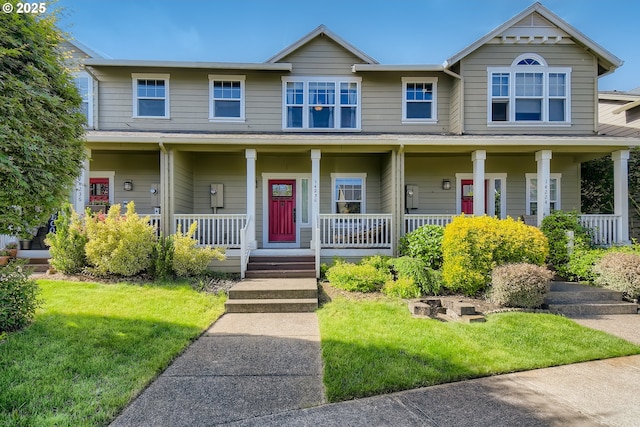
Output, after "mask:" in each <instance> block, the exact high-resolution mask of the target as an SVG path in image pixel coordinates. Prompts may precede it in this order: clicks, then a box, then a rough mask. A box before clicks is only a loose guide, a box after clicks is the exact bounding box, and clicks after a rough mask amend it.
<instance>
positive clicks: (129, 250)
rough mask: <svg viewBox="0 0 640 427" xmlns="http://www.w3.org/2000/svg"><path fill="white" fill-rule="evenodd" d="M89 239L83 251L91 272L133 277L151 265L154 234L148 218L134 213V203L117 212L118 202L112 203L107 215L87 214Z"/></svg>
mask: <svg viewBox="0 0 640 427" xmlns="http://www.w3.org/2000/svg"><path fill="white" fill-rule="evenodd" d="M86 230H87V237H88V239H89V240H88V242H87V244H86V246H85V252H86V255H87V259H88V261H89V263H90V264H91V265H92V266H93V271H94V272H95V273H96V274H99V275H109V274H116V275H121V276H133V275H136V274H138V273H141V272H143V271H145V270H147V269H148V268H149V267H150V266H151V253H152V252H153V248H154V246H155V244H156V234H155V230H154V229H153V227H152V226H151V225H150V224H149V219H148V217H147V218H141V217H139V216H138V214H136V212H135V205H134V203H133V202H130V203H129V204H128V205H127V213H126V214H125V215H120V205H118V204H116V205H113V206H111V208H110V209H109V212H108V213H107V215H106V216H104V215H103V214H96V215H93V216H91V217H90V216H89V215H87V221H86Z"/></svg>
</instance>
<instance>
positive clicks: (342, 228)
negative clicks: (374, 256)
mask: <svg viewBox="0 0 640 427" xmlns="http://www.w3.org/2000/svg"><path fill="white" fill-rule="evenodd" d="M319 228H320V232H319V234H320V239H319V240H320V244H321V247H323V248H364V249H369V248H391V247H392V242H391V239H392V236H393V215H392V214H320V227H319Z"/></svg>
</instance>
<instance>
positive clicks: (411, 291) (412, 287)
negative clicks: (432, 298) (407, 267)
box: [382, 277, 422, 299]
mask: <svg viewBox="0 0 640 427" xmlns="http://www.w3.org/2000/svg"><path fill="white" fill-rule="evenodd" d="M382 293H383V294H385V295H386V296H389V297H398V298H406V299H408V298H418V297H419V296H420V295H421V293H422V291H421V290H420V287H419V286H418V285H417V284H416V282H415V281H414V280H413V278H411V277H398V278H397V279H396V280H393V279H389V280H387V281H386V282H385V284H384V286H383V287H382Z"/></svg>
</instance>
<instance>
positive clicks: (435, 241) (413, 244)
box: [398, 225, 444, 270]
mask: <svg viewBox="0 0 640 427" xmlns="http://www.w3.org/2000/svg"><path fill="white" fill-rule="evenodd" d="M443 237H444V227H441V226H439V225H423V226H422V227H419V228H417V229H415V230H414V231H412V232H411V233H407V234H406V235H404V236H402V237H401V238H400V245H399V247H398V251H399V253H400V255H406V256H410V257H412V258H420V259H421V260H423V261H424V262H425V263H426V264H427V267H429V268H433V269H435V270H437V269H439V268H440V267H441V266H442V239H443Z"/></svg>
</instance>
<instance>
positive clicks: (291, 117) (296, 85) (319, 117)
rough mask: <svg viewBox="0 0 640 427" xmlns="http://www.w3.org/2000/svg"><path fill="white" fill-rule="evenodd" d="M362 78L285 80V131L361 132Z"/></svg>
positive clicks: (297, 78)
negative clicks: (340, 130) (342, 130)
mask: <svg viewBox="0 0 640 427" xmlns="http://www.w3.org/2000/svg"><path fill="white" fill-rule="evenodd" d="M360 82H361V78H359V77H337V78H336V77H283V78H282V84H283V89H282V91H283V106H284V108H283V117H282V127H283V128H284V129H292V130H337V129H344V130H360Z"/></svg>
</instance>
